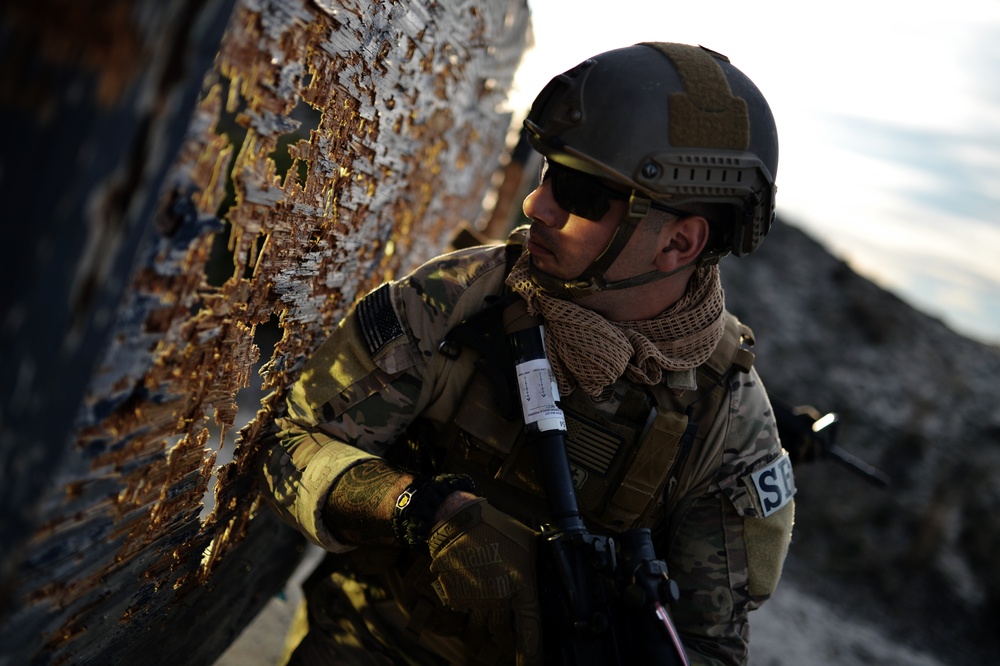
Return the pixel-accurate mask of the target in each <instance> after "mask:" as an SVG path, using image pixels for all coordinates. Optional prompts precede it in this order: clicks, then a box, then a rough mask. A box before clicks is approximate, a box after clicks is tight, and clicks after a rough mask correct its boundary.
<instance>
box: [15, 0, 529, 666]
mask: <svg viewBox="0 0 1000 666" xmlns="http://www.w3.org/2000/svg"><path fill="white" fill-rule="evenodd" d="M55 4H57V5H58V4H60V3H55ZM92 4H93V5H94V6H92V7H91V6H89V4H88V3H82V6H81V9H80V11H81V14H87V12H88V11H89V12H91V13H92V14H91V15H90V16H89V17H85V18H89V20H91V21H92V22H93V23H94V24H95V25H100V26H105V25H107V26H108V27H106V28H105V29H104V30H91V31H87V30H86V29H84V28H85V27H81V26H74V27H75V28H79V29H80V30H79V35H78V36H77V37H76V38H75V39H76V40H77V42H78V43H79V47H80V48H79V49H77V50H78V51H79V52H83V53H91V52H94V53H97V54H98V55H104V56H106V59H105V60H101V59H100V58H98V57H97V56H93V58H90V59H86V58H82V57H80V56H79V53H77V56H76V58H77V59H75V60H74V59H72V58H71V57H70V56H66V55H65V53H61V54H60V55H58V58H62V60H58V59H56V60H53V59H54V58H57V56H53V55H51V54H50V53H48V52H45V51H44V50H43V52H42V53H41V54H40V55H39V54H34V53H32V51H31V48H32V45H33V44H34V42H31V41H30V40H23V39H20V38H19V37H18V38H17V39H15V38H14V37H12V35H15V34H18V35H21V34H23V32H17V33H15V31H14V30H13V29H12V26H21V28H22V29H23V27H24V25H31V26H34V28H35V29H36V30H38V31H43V32H44V31H45V30H49V29H50V28H51V26H49V25H48V24H47V23H46V19H51V20H52V21H56V18H55V16H56V15H57V14H58V12H56V11H55V9H54V8H52V7H48V8H47V7H44V5H45V3H36V5H35V7H36V9H37V11H36V9H32V10H31V11H29V10H28V9H25V8H24V7H21V6H20V5H25V6H27V4H26V3H14V5H10V6H9V8H8V9H4V10H2V11H3V19H4V28H5V32H4V33H3V34H4V36H3V39H4V40H5V42H4V44H3V51H2V53H4V54H15V55H17V54H20V56H21V57H22V59H21V60H16V59H15V60H8V59H7V58H5V63H6V62H13V63H15V64H21V65H24V63H25V62H27V64H28V65H29V66H28V68H27V71H26V72H21V74H20V78H18V76H8V75H6V74H5V76H4V79H3V88H2V95H3V97H2V98H0V100H2V102H3V105H4V109H3V113H4V118H5V119H6V118H7V116H8V115H11V116H16V115H17V114H23V113H27V114H28V115H29V116H33V117H34V118H36V119H37V122H36V123H35V124H34V125H31V126H29V130H30V131H26V132H25V134H24V136H23V137H21V138H19V139H18V142H17V144H16V146H17V148H18V151H16V152H15V151H12V152H11V154H7V150H6V149H5V154H4V158H3V163H2V169H3V170H2V172H0V185H2V187H3V192H4V194H5V200H8V201H9V200H11V199H12V198H13V199H18V197H19V196H20V198H21V199H22V200H24V201H25V203H24V204H23V205H21V208H19V209H17V208H16V209H15V210H17V211H18V215H20V216H29V217H27V219H30V220H31V221H32V224H31V225H29V228H28V229H26V230H25V231H23V234H24V235H23V236H21V237H19V238H18V240H19V243H18V244H16V249H13V250H12V249H10V248H11V245H12V243H10V242H8V244H7V245H6V248H7V249H5V250H4V259H9V260H10V261H9V262H4V265H3V266H0V270H2V271H3V275H4V277H5V278H6V282H7V284H17V285H19V286H18V288H17V289H16V290H14V291H13V292H5V295H4V297H3V298H4V302H3V305H4V323H3V328H2V332H3V336H4V337H3V347H2V348H3V350H4V354H3V357H2V358H3V361H2V363H3V375H2V378H3V394H2V398H3V402H2V405H0V408H2V410H3V411H2V412H0V419H2V420H0V456H2V458H0V461H2V462H3V465H4V471H5V478H6V480H7V481H6V483H5V484H3V485H4V487H3V488H2V489H0V493H2V494H0V502H2V503H0V509H2V513H0V517H2V528H0V530H2V531H0V537H2V539H0V541H2V544H3V546H2V548H3V550H2V556H0V564H2V567H3V568H2V570H0V572H2V574H3V578H2V580H0V594H2V597H0V603H2V606H0V612H2V613H3V617H2V618H0V663H2V664H7V663H9V664H20V663H32V662H36V663H177V662H180V663H185V664H196V663H211V661H212V660H214V658H215V657H216V656H217V655H218V654H220V653H221V651H222V650H223V649H224V648H225V647H226V645H227V644H228V643H229V642H230V641H231V640H232V638H233V637H234V636H235V634H236V633H238V631H239V630H240V629H241V628H242V627H243V626H244V625H245V623H246V622H247V621H248V620H249V619H250V618H252V616H253V615H254V613H256V611H257V609H259V608H260V606H261V605H263V603H264V602H265V601H266V600H267V599H268V597H269V596H270V595H272V594H273V593H274V592H275V591H276V590H277V589H278V588H279V587H280V585H281V583H282V581H283V579H284V576H285V575H287V573H288V572H289V570H290V567H292V566H293V565H294V563H295V561H296V559H297V557H298V547H299V545H300V541H299V539H298V537H297V536H296V535H295V534H294V533H292V532H291V531H290V530H287V529H285V528H283V527H281V526H280V525H278V524H277V523H276V521H275V519H274V518H272V517H271V514H270V512H269V511H267V510H266V509H265V508H264V507H263V505H262V503H261V502H260V500H259V498H258V496H257V482H256V475H255V473H254V465H253V460H254V443H255V441H256V438H257V436H258V434H259V433H260V431H261V429H262V428H263V427H265V426H266V424H267V421H268V412H267V407H268V405H270V404H273V403H274V401H276V400H277V399H278V398H279V397H280V395H281V391H282V390H283V388H284V387H285V386H286V385H287V384H288V382H289V381H290V380H292V379H294V376H295V372H296V369H297V368H298V367H299V365H300V363H301V360H302V358H303V356H304V355H305V354H306V353H308V352H309V351H310V350H311V349H312V348H313V347H314V346H315V345H316V344H318V342H319V341H320V340H321V338H322V336H323V335H324V333H325V332H326V331H327V330H328V329H329V328H330V327H331V325H332V324H333V323H334V322H335V321H336V319H337V318H338V316H339V315H340V314H341V313H342V312H343V311H344V309H345V308H346V307H347V306H349V305H350V304H351V302H353V301H354V300H355V299H356V298H357V297H358V296H359V295H361V294H363V293H364V292H365V291H367V289H368V288H370V287H372V286H374V285H375V284H376V283H378V282H379V281H381V280H382V279H384V278H386V277H391V276H393V275H396V274H398V273H399V272H401V271H403V270H405V269H408V268H410V267H412V266H414V265H415V264H416V263H418V262H420V261H422V260H424V259H426V258H428V257H429V256H431V255H433V254H434V253H436V252H437V251H439V250H440V249H442V248H443V247H444V245H445V244H446V242H447V240H448V239H449V238H450V236H451V234H452V232H453V231H454V229H455V227H456V225H457V224H458V223H460V222H462V221H472V220H474V219H476V218H477V217H478V216H479V214H480V210H481V202H482V196H483V193H484V192H485V191H486V189H487V187H488V184H489V181H490V177H491V175H492V173H493V170H494V168H495V166H496V164H497V163H498V157H499V155H500V153H501V151H502V150H503V142H504V138H505V134H506V132H507V128H508V124H509V118H508V116H507V115H506V114H505V113H503V112H502V111H500V110H499V108H498V107H499V106H500V105H501V104H502V103H503V101H504V99H505V95H506V92H507V90H508V88H509V85H510V81H511V77H512V76H513V72H514V69H515V67H516V64H517V62H518V60H519V58H520V55H521V53H522V51H523V49H524V48H525V42H526V35H527V22H528V11H527V7H526V4H525V2H524V0H504V1H503V2H494V1H492V0H491V1H490V2H485V1H483V0H479V1H478V2H459V1H456V2H449V3H438V2H433V1H427V2H374V1H371V0H353V1H352V0H342V1H340V2H332V1H330V0H315V1H314V2H307V1H306V0H272V1H270V2H267V1H264V0H245V1H244V2H242V3H238V4H237V6H236V7H235V9H232V11H231V16H229V15H230V9H231V8H230V6H229V5H227V4H226V3H225V2H218V3H187V4H185V5H183V6H182V5H181V4H180V3H153V2H142V1H140V0H134V1H133V2H119V3H114V4H111V5H108V7H107V8H105V5H103V4H100V3H92ZM46 10H48V12H46ZM74 16H75V14H74ZM220 16H221V17H222V19H223V21H220V18H219V17H220ZM226 16H229V23H228V28H227V29H226V32H225V36H224V37H223V38H222V45H221V50H220V51H219V56H218V58H217V60H216V63H215V69H214V70H213V71H211V72H210V73H209V75H208V76H207V77H204V84H203V77H202V72H203V71H204V69H205V65H204V62H203V63H202V67H201V69H199V68H198V67H197V57H196V56H198V55H199V54H202V58H203V60H204V54H205V53H207V54H209V55H208V57H209V58H210V57H211V53H214V51H215V49H216V47H217V45H218V44H219V35H220V34H221V28H219V27H216V28H215V29H214V30H215V31H214V32H213V27H212V26H213V25H216V26H219V25H221V24H222V23H224V19H225V17H226ZM25 17H27V18H25ZM82 20H83V19H81V21H82ZM26 21H27V23H26ZM114 21H118V22H119V23H114ZM119 24H120V25H119ZM58 25H59V26H61V27H62V29H63V30H65V31H67V32H69V31H70V28H69V27H67V25H68V24H63V23H59V24H58ZM91 27H93V26H91ZM123 28H131V30H124V29H123ZM74 34H77V33H74ZM55 37H59V35H58V34H56V35H55ZM119 39H120V40H122V43H119V42H118V40H119ZM44 44H45V42H42V46H44ZM101 44H103V45H106V48H105V49H104V50H103V51H102V50H101V49H100V48H99V45H101ZM164 50H166V51H167V52H166V53H165V52H164ZM108 53H110V54H113V56H112V55H107V54H108ZM26 56H27V57H26ZM36 59H37V60H38V61H39V62H41V63H43V65H46V66H48V64H50V63H52V62H56V64H57V66H56V65H53V69H58V73H59V77H56V76H53V78H52V80H51V82H50V86H49V88H48V90H43V91H42V93H46V92H47V93H48V98H58V99H56V101H55V102H52V101H51V99H48V100H47V99H46V96H45V95H39V96H38V97H37V99H35V98H32V97H30V96H27V97H25V95H26V93H25V90H24V89H23V85H18V84H23V83H24V82H25V81H28V80H30V79H31V74H32V73H33V70H32V67H34V68H37V65H34V64H32V63H34V60H36ZM107 59H110V61H109V60H107ZM112 65H115V66H116V67H117V69H116V67H113V66H112ZM63 70H65V72H64V71H63ZM74 77H75V78H76V79H79V80H80V81H81V82H79V83H78V87H77V89H76V92H75V95H76V96H75V97H74V96H73V94H71V93H72V89H71V90H70V92H66V93H65V94H63V95H62V97H61V98H60V95H59V93H58V91H60V90H64V89H63V88H61V87H60V86H59V85H58V84H60V83H62V82H65V81H69V82H70V83H72V82H73V78H74ZM199 90H201V92H202V94H201V96H200V101H199V103H198V105H197V108H196V109H195V111H194V114H193V116H191V114H190V111H185V109H191V108H192V100H193V99H194V97H195V93H197V92H198V91H199ZM154 93H158V94H154ZM24 100H27V110H26V111H25V110H23V109H15V108H14V107H15V106H16V105H17V104H19V103H21V102H23V101H24ZM81 100H82V101H81ZM74 104H76V105H77V106H82V107H83V108H84V110H85V111H86V110H90V111H92V112H93V113H92V114H91V116H84V117H80V115H79V113H74V112H78V111H79V110H78V109H76V108H75V107H74ZM46 114H47V115H46ZM125 120H128V121H130V122H125ZM188 120H190V123H189V124H188ZM178 126H181V127H182V128H183V126H187V135H186V138H185V139H184V141H183V143H182V144H181V145H180V151H179V156H178V157H177V159H176V161H175V160H174V159H173V158H174V156H175V155H178V150H177V146H178V142H179V137H177V136H173V135H171V133H170V131H171V130H176V128H177V127H178ZM5 127H7V128H10V127H11V123H9V122H8V123H7V124H6V125H5ZM39 139H44V140H50V141H53V142H54V143H52V144H48V145H52V146H53V148H52V150H54V151H55V152H54V153H46V152H44V151H40V149H39V148H38V145H37V143H38V140H39ZM29 146H34V147H35V148H34V150H35V151H36V152H35V153H30V151H28V147H29ZM70 146H71V147H73V149H70V148H69V147H70ZM60 147H61V149H62V150H63V153H59V150H60ZM21 151H25V152H21ZM29 153H30V154H29ZM39 153H40V154H39ZM54 155H57V156H59V157H60V158H61V159H60V161H59V163H58V164H52V163H51V162H52V160H53V159H54V158H53V156H54ZM94 155H97V156H98V157H97V158H94V157H93V156H94ZM88 156H90V158H91V159H90V161H89V162H88V161H87V159H85V158H87V157H88ZM21 159H24V160H25V164H27V165H28V166H29V167H33V168H34V171H31V170H30V169H22V163H21V162H20V161H13V160H21ZM172 162H173V163H174V164H175V166H174V168H173V169H172V170H170V171H169V173H167V172H166V166H168V165H169V164H170V163H172ZM95 163H96V164H97V165H99V166H100V167H101V168H100V169H97V168H94V164H95ZM55 183H59V186H57V185H54V184H55ZM12 187H16V188H17V189H16V191H15V190H11V189H8V188H12ZM157 193H159V196H157ZM70 194H72V195H73V197H70ZM54 195H59V196H54ZM46 197H47V198H46ZM43 199H44V200H43ZM29 200H30V204H28V203H27V201H29ZM6 219H10V218H6ZM10 226H11V225H9V224H7V225H5V232H6V230H7V229H9V228H10ZM9 240H10V236H8V241H9ZM220 240H221V242H220ZM39 258H41V259H43V260H44V262H43V263H42V264H39ZM53 273H55V275H53ZM8 300H9V302H8ZM49 304H53V306H52V309H49V308H48V307H47V306H48V305H49ZM272 336H273V337H276V338H277V339H276V342H275V341H274V340H270V339H269V338H270V337H272ZM272 342H275V344H273V345H272ZM261 348H263V349H264V350H265V351H264V356H263V358H261ZM8 351H13V352H14V354H8ZM260 363H263V365H264V369H265V372H264V377H263V381H262V380H261V379H260V378H259V377H258V375H257V374H256V372H255V371H254V369H255V367H256V366H257V365H258V364H260ZM262 391H263V392H269V393H268V397H267V399H265V400H264V401H263V404H262V403H261V402H260V400H259V395H260V393H261V392H262ZM259 407H262V408H263V409H262V410H261V412H260V415H259V418H257V419H254V420H251V417H252V416H254V413H255V412H256V411H257V409H258V408H259ZM248 421H249V423H248V424H247V422H248ZM244 424H247V425H244ZM238 428H242V429H241V430H240V437H239V438H237V439H236V446H235V451H234V450H233V443H232V442H233V439H234V438H233V437H232V431H233V430H234V429H238ZM220 448H221V456H223V457H225V458H227V459H228V458H229V457H230V456H232V459H233V461H232V462H231V463H227V464H225V465H223V466H222V467H221V468H219V469H218V471H217V473H216V479H217V485H216V484H213V470H215V468H216V466H217V463H218V462H220V461H221V459H220V458H219V456H220ZM213 486H214V494H213V491H212V489H213ZM206 496H207V499H208V500H209V503H210V504H211V505H212V506H213V509H212V511H211V512H208V513H207V515H206V513H205V512H204V511H203V510H202V509H203V507H202V504H203V500H205V499H206Z"/></svg>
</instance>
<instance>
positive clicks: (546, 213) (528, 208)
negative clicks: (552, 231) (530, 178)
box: [521, 180, 569, 227]
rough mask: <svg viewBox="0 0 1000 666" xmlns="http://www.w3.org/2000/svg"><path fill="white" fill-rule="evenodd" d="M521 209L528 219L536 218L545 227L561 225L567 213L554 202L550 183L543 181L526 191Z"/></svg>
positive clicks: (564, 221) (567, 215)
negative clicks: (526, 194)
mask: <svg viewBox="0 0 1000 666" xmlns="http://www.w3.org/2000/svg"><path fill="white" fill-rule="evenodd" d="M521 211H522V212H524V216H525V217H527V218H528V219H529V220H538V221H539V222H541V223H542V224H544V225H545V226H547V227H561V226H562V225H564V224H565V223H566V218H568V217H569V213H567V212H566V211H564V210H563V209H562V208H560V207H559V204H557V203H556V200H555V197H553V196H552V183H550V182H549V181H547V180H546V181H543V182H542V183H540V184H539V185H538V187H536V188H535V189H533V190H532V191H531V192H529V193H528V196H526V197H525V198H524V202H523V203H522V204H521Z"/></svg>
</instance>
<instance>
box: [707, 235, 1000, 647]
mask: <svg viewBox="0 0 1000 666" xmlns="http://www.w3.org/2000/svg"><path fill="white" fill-rule="evenodd" d="M722 272H723V283H724V286H725V289H726V302H727V306H728V307H729V309H730V310H731V311H732V312H734V313H735V314H737V315H738V316H739V317H740V318H741V319H743V320H744V321H745V322H747V323H748V324H750V326H751V327H752V328H753V329H754V332H755V334H756V337H757V347H756V352H757V366H756V367H757V368H758V369H759V371H760V372H761V374H762V376H763V379H764V382H765V384H766V385H767V387H768V390H769V392H771V393H772V394H773V395H776V396H779V397H781V398H782V399H784V400H786V401H788V402H791V403H794V404H802V403H810V404H813V405H814V406H816V407H817V408H818V409H819V410H820V411H821V412H827V411H835V412H837V413H838V414H839V416H840V427H839V434H838V443H839V445H840V446H842V447H843V448H845V449H847V450H849V451H850V452H852V453H854V454H855V455H857V456H859V457H860V458H862V459H864V460H866V461H868V462H870V463H872V464H874V465H876V466H877V467H878V468H880V469H881V470H883V471H884V472H886V473H887V474H889V475H890V476H891V477H892V479H893V484H892V486H891V487H890V488H888V489H885V488H880V487H877V486H875V485H874V484H872V483H870V482H868V481H867V480H865V479H863V478H862V477H860V476H859V475H855V474H852V473H851V472H850V471H848V470H846V469H845V468H844V467H842V466H840V465H837V464H835V463H834V462H832V461H828V460H821V461H819V462H815V463H809V464H805V465H801V466H799V467H798V468H797V470H796V478H797V485H798V496H797V520H796V527H795V536H794V540H793V544H792V549H791V552H790V555H789V561H788V566H787V568H786V574H785V579H784V581H783V583H784V584H786V585H787V586H788V587H789V588H791V589H794V590H796V592H801V593H803V594H805V595H808V596H809V597H810V598H815V599H818V600H821V601H823V602H828V603H830V604H832V605H833V606H834V608H835V609H836V611H837V613H838V614H839V615H840V616H841V617H845V618H849V620H850V621H851V622H852V623H854V625H853V626H862V627H869V626H870V627H877V628H879V629H880V630H884V631H885V632H886V633H887V634H888V635H889V636H891V637H892V639H893V640H895V641H897V642H898V643H899V644H903V645H905V646H907V649H909V648H912V649H913V650H916V651H919V652H924V653H928V652H929V653H932V654H933V655H934V657H935V658H936V659H938V660H940V661H941V662H942V663H948V664H984V663H1000V638H998V637H997V634H996V628H997V627H998V626H1000V558H998V557H997V552H998V551H1000V400H998V398H1000V390H998V384H1000V350H998V349H997V348H994V347H989V346H986V345H983V344H980V343H977V342H975V341H972V340H969V339H967V338H965V337H962V336H960V335H958V334H956V333H955V332H953V331H951V330H950V329H949V328H947V327H946V326H945V325H944V324H943V323H941V322H940V321H938V320H936V319H934V318H932V317H929V316H927V315H926V314H923V313H922V312H919V311H917V310H915V309H914V308H912V307H911V306H909V305H908V304H906V303H905V302H903V301H902V300H900V299H899V298H897V297H896V296H894V295H893V294H891V293H889V292H887V291H885V290H883V289H881V288H879V287H877V286H876V285H874V284H873V283H871V282H870V281H868V280H866V279H865V278H863V277H861V276H859V275H858V274H857V273H855V272H854V271H853V270H852V269H851V268H850V266H848V265H847V264H846V263H845V262H843V261H841V260H839V259H837V258H836V257H834V256H832V255H831V254H830V253H829V252H827V251H826V250H825V249H824V248H823V247H822V246H821V245H819V244H818V243H817V242H815V241H814V240H813V239H811V238H809V237H808V236H807V235H806V234H805V233H803V232H802V231H800V230H799V229H797V228H795V227H793V226H790V225H788V224H784V223H781V222H779V223H778V224H777V225H776V227H775V229H774V230H773V231H772V233H771V235H769V236H768V238H767V240H766V241H765V242H764V244H763V246H762V247H761V249H760V251H759V252H758V253H757V254H756V255H754V256H753V257H750V258H747V259H734V258H728V259H726V260H724V261H723V271H722ZM779 593H780V591H779ZM762 612H764V611H762ZM831 630H832V628H831ZM831 638H832V639H833V641H834V642H836V636H833V637H830V636H827V637H825V640H827V641H829V640H831ZM844 638H845V643H847V642H849V640H848V639H849V637H846V636H845V637H844ZM773 663H792V662H778V661H775V662H773ZM796 663H801V662H796ZM816 663H847V661H840V660H837V659H834V660H832V661H818V662H816ZM852 663H853V662H852ZM857 663H866V662H865V661H864V660H863V659H862V660H859V661H858V662H857ZM867 663H886V662H876V661H872V660H869V661H868V662H867ZM900 663H907V662H900ZM908 663H914V662H908Z"/></svg>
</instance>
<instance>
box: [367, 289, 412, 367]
mask: <svg viewBox="0 0 1000 666" xmlns="http://www.w3.org/2000/svg"><path fill="white" fill-rule="evenodd" d="M391 299H392V297H391V295H390V293H389V285H388V284H383V285H382V286H381V287H379V288H378V289H376V290H375V291H373V292H371V293H370V294H368V295H367V296H365V297H364V298H363V299H361V301H360V302H359V303H358V307H357V313H358V322H359V324H360V326H361V335H362V336H363V337H364V339H365V345H366V346H367V347H368V352H369V353H370V354H371V355H372V356H374V355H375V354H377V353H378V351H379V350H380V349H382V348H383V347H385V346H386V345H387V344H389V343H390V342H392V341H393V340H395V339H396V338H398V337H399V336H401V335H403V325H402V324H401V323H399V317H397V316H396V310H395V309H393V307H392V300H391Z"/></svg>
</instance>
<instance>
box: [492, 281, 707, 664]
mask: <svg viewBox="0 0 1000 666" xmlns="http://www.w3.org/2000/svg"><path fill="white" fill-rule="evenodd" d="M540 323H541V322H540V320H538V319H537V318H535V317H530V316H529V315H528V313H527V307H526V304H525V303H524V301H522V300H520V299H518V300H517V301H516V302H515V304H514V305H512V306H511V307H509V308H507V310H506V311H505V312H504V328H505V330H506V332H507V335H508V338H509V340H510V344H511V350H512V352H513V356H514V361H515V367H516V374H517V377H518V389H519V393H520V397H521V407H522V411H523V414H524V421H525V428H526V432H527V434H528V441H529V443H530V445H531V446H532V448H533V450H534V453H535V462H536V467H537V468H538V471H539V473H540V476H541V482H542V485H543V487H544V489H545V494H546V500H547V503H548V505H549V513H550V516H551V518H552V524H551V525H546V526H542V533H541V536H540V539H541V543H540V548H539V576H538V580H539V593H540V595H541V600H542V617H543V624H542V632H543V633H542V640H543V643H544V646H545V655H546V660H545V663H546V664H566V665H567V666H568V665H570V664H574V665H583V666H587V665H590V664H593V665H595V666H596V665H598V664H600V665H602V666H603V665H606V664H629V665H630V666H631V665H641V664H660V665H663V666H674V665H683V666H687V664H688V661H687V656H686V655H685V653H684V648H683V646H682V645H681V641H680V638H679V637H678V635H677V632H676V630H675V629H674V626H673V623H672V622H671V620H670V616H669V614H668V612H667V607H668V605H669V603H670V602H671V601H674V600H676V599H677V588H676V584H675V583H674V582H673V581H671V580H670V579H669V578H668V576H667V565H666V563H665V562H664V561H663V560H660V559H657V557H656V553H655V550H654V548H653V542H652V537H651V534H650V532H649V530H647V529H637V530H630V531H628V532H624V533H622V534H621V535H619V542H618V543H616V542H615V540H614V539H613V538H611V537H608V536H604V535H599V534H591V533H590V532H589V531H588V530H587V528H586V525H585V524H584V521H583V519H582V518H581V516H580V512H579V507H578V504H577V501H576V491H575V489H574V487H573V482H572V475H571V470H570V466H569V460H568V458H567V455H566V422H565V417H564V416H563V414H562V410H561V409H559V406H558V401H559V394H558V388H557V386H556V382H555V379H554V378H553V375H552V370H551V367H550V366H549V363H548V358H547V357H546V355H545V348H544V344H543V335H542V328H541V325H540Z"/></svg>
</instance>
